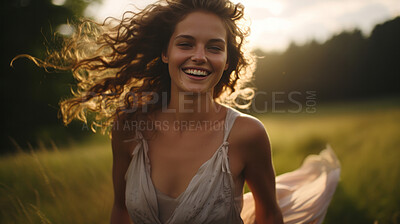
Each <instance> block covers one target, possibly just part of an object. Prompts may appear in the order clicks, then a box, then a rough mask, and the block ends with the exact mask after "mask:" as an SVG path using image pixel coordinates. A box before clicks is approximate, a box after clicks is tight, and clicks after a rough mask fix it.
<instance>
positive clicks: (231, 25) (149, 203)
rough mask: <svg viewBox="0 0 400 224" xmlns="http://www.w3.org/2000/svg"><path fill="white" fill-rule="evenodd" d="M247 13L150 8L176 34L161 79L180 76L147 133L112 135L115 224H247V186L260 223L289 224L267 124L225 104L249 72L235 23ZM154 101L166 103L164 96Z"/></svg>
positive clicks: (211, 6) (150, 115)
mask: <svg viewBox="0 0 400 224" xmlns="http://www.w3.org/2000/svg"><path fill="white" fill-rule="evenodd" d="M241 10H242V9H241V6H240V5H233V4H232V3H230V2H228V1H204V0H203V1H180V2H179V1H178V2H170V3H169V5H167V6H160V5H154V6H151V7H150V8H148V12H147V14H146V15H148V16H149V17H150V18H146V19H147V20H144V21H143V23H144V24H146V22H147V23H148V24H147V25H148V26H149V27H151V26H152V25H149V24H151V23H152V22H156V23H158V24H157V25H162V26H163V27H164V26H165V27H168V28H167V29H170V30H168V31H167V33H169V35H167V36H166V37H168V39H167V40H161V42H163V43H165V44H164V45H161V46H162V47H161V48H159V51H158V52H157V54H156V58H155V59H154V60H156V61H157V62H156V63H162V65H165V69H166V70H167V71H165V72H163V73H162V74H155V75H164V76H166V77H168V78H170V80H169V82H168V83H170V86H169V89H168V90H167V91H168V92H167V94H164V97H167V98H168V101H167V103H166V104H165V105H161V107H160V108H158V109H155V110H154V111H151V112H147V111H146V112H145V113H144V114H143V116H144V118H142V120H141V121H144V122H143V123H146V125H145V127H146V128H141V127H138V126H135V133H134V134H132V133H131V132H128V133H126V131H124V130H123V129H121V128H115V129H114V131H113V133H112V145H113V153H114V154H113V155H114V169H113V174H114V175H113V176H114V188H115V203H114V207H113V212H112V217H111V223H129V217H128V214H129V215H130V218H131V219H132V220H133V221H134V223H241V222H242V220H241V218H240V210H241V200H242V189H243V184H244V181H245V180H246V181H247V183H248V185H249V186H250V188H251V189H252V192H253V194H254V196H255V198H256V199H257V200H256V202H257V210H256V212H257V214H256V220H257V223H282V217H281V213H280V209H279V207H278V205H277V202H276V197H275V176H274V171H273V168H272V164H271V156H270V146H269V142H268V138H267V135H266V133H265V129H264V128H263V125H262V124H261V123H260V122H259V121H258V120H256V119H254V118H252V117H249V116H240V114H239V113H238V112H236V111H234V110H232V109H230V108H227V107H225V106H222V105H221V104H219V103H217V102H216V100H215V99H216V98H217V97H219V96H220V95H221V94H222V93H223V91H224V90H225V89H226V88H232V89H233V88H234V87H235V82H236V81H237V79H238V76H239V75H240V72H241V71H240V70H239V69H243V68H241V67H244V66H246V59H245V58H244V56H243V53H242V52H241V49H240V47H241V42H239V43H238V42H236V37H237V36H239V37H241V38H243V34H241V31H240V30H239V28H238V27H237V26H236V24H235V20H237V19H239V18H240V17H241V16H242V12H241ZM151 16H154V18H151ZM168 18H174V21H173V22H172V23H171V22H170V21H168V20H167V19H168ZM164 19H165V21H163V20H164ZM152 20H153V21H152ZM163 23H165V24H163ZM241 41H242V40H241ZM232 73H234V74H232ZM153 97H154V98H156V99H157V100H158V101H160V102H166V101H165V100H164V99H161V98H162V97H163V95H162V94H158V95H154V96H153ZM126 120H129V118H126V117H124V116H121V117H120V118H119V119H118V120H117V121H116V122H117V123H118V124H119V127H121V124H122V123H126ZM137 120H138V119H137V118H136V119H135V121H137ZM143 123H142V124H143ZM157 123H158V124H162V125H158V127H157V125H155V124H157ZM191 123H192V124H193V125H191ZM149 124H150V125H149ZM208 124H209V125H208ZM153 126H155V127H154V128H153ZM149 127H152V128H149ZM138 128H140V129H141V130H140V131H139V130H138ZM228 143H229V144H228ZM228 149H229V150H228ZM228 157H229V161H228ZM125 173H126V176H125Z"/></svg>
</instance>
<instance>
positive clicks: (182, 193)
mask: <svg viewBox="0 0 400 224" xmlns="http://www.w3.org/2000/svg"><path fill="white" fill-rule="evenodd" d="M226 109H227V110H226V115H225V119H224V130H223V132H224V138H223V141H222V143H221V145H220V146H219V147H218V148H217V149H216V150H215V152H214V153H213V155H212V156H211V157H210V158H209V159H207V160H206V161H205V162H204V163H202V164H201V166H200V167H199V168H198V169H197V171H196V173H195V174H194V176H193V177H192V178H191V179H190V181H189V184H188V185H187V186H186V188H185V190H184V191H183V192H181V193H180V194H179V195H178V196H177V197H176V198H174V197H172V196H170V195H168V194H165V193H163V192H162V191H160V190H159V189H157V188H156V187H155V185H154V183H153V179H151V175H150V174H151V164H150V158H149V156H148V144H147V141H146V140H145V139H143V140H144V141H145V142H146V145H147V151H145V156H146V161H147V162H148V164H147V167H148V168H149V172H147V175H148V178H149V180H150V184H151V186H152V187H153V188H154V191H156V190H157V191H158V192H159V193H161V194H162V195H164V196H166V197H168V198H170V199H172V200H180V199H181V198H182V197H183V195H185V193H186V192H187V191H188V188H189V187H190V186H191V184H192V183H193V182H194V181H195V179H196V177H197V176H198V174H199V173H200V172H201V171H202V170H203V169H204V167H206V165H207V164H208V163H210V161H213V160H214V159H215V158H216V157H217V155H218V153H220V152H221V150H222V148H223V147H224V146H226V147H227V146H228V145H229V143H228V142H227V140H228V135H227V132H229V131H230V129H229V130H227V122H228V118H229V116H230V113H231V112H232V111H231V110H232V109H230V108H229V107H226ZM229 172H230V170H229ZM179 204H180V203H178V206H179ZM178 206H177V207H178Z"/></svg>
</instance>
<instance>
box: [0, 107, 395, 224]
mask: <svg viewBox="0 0 400 224" xmlns="http://www.w3.org/2000/svg"><path fill="white" fill-rule="evenodd" d="M259 118H260V119H261V120H262V121H263V122H264V124H265V127H266V128H267V131H268V133H269V136H270V140H271V143H272V149H273V160H274V165H275V169H276V172H277V174H282V173H285V172H288V171H291V170H293V169H296V168H298V167H299V166H300V165H301V163H302V161H303V159H304V158H305V157H306V156H307V155H309V154H310V153H318V152H319V151H320V150H321V149H323V148H324V147H325V145H326V144H327V143H329V144H330V145H331V146H332V148H333V149H334V151H335V152H336V154H337V156H338V157H339V160H340V162H341V164H342V174H341V181H340V183H339V185H338V188H337V191H336V193H335V195H334V198H333V200H332V203H331V205H330V207H329V210H328V214H327V216H326V220H325V222H324V223H327V224H331V223H335V224H336V223H351V224H354V223H374V222H375V223H400V193H399V189H400V163H399V158H400V125H399V122H398V121H399V120H400V106H399V105H398V103H396V101H394V102H389V103H388V102H384V103H382V101H377V102H373V103H370V102H369V103H358V104H342V105H339V106H338V105H336V106H321V107H318V112H317V113H315V114H264V115H262V116H259ZM111 162H112V158H111V149H110V143H109V140H107V139H106V138H101V137H96V138H95V140H93V141H91V142H87V143H83V144H79V145H76V146H74V147H69V148H65V149H56V148H54V149H39V150H35V151H34V152H30V153H23V152H20V153H17V154H15V155H9V156H5V157H0V223H53V224H59V223H60V224H63V223H65V224H67V223H68V224H70V223H74V224H79V223H82V224H83V223H84V224H89V223H108V222H109V215H110V211H111V205H112V199H113V195H112V182H111Z"/></svg>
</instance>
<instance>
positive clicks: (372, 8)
mask: <svg viewBox="0 0 400 224" xmlns="http://www.w3.org/2000/svg"><path fill="white" fill-rule="evenodd" d="M53 1H60V0H53ZM64 1H65V0H64ZM153 2H155V1H154V0H103V2H102V4H98V3H93V4H91V5H90V6H89V7H88V8H87V9H86V12H85V15H86V16H90V17H93V18H95V19H96V20H97V21H99V22H100V21H103V20H104V19H105V18H106V17H108V16H113V17H116V18H121V16H122V14H123V12H124V11H127V10H132V11H135V10H136V9H135V7H134V5H135V6H136V7H138V8H144V7H145V6H146V5H148V4H149V3H153ZM233 2H235V3H238V2H240V3H242V4H243V5H244V6H245V17H246V20H247V24H250V28H251V35H250V36H249V38H248V41H249V47H251V48H252V49H255V48H259V49H262V50H264V51H284V50H285V49H286V48H287V46H288V45H289V44H290V43H291V42H293V41H294V42H295V43H297V44H300V45H301V44H303V43H305V42H307V41H310V40H312V39H315V40H317V41H319V42H323V41H325V40H327V39H329V38H330V37H331V36H332V35H334V34H338V33H340V32H341V31H343V30H353V29H354V28H359V29H361V30H362V32H363V33H364V34H365V35H369V34H370V32H371V30H372V29H373V27H374V26H375V25H376V24H378V23H382V22H384V21H386V20H388V19H391V18H394V17H396V16H400V2H399V0H240V1H239V0H233Z"/></svg>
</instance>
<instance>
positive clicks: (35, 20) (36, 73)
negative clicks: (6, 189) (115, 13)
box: [0, 0, 99, 153]
mask: <svg viewBox="0 0 400 224" xmlns="http://www.w3.org/2000/svg"><path fill="white" fill-rule="evenodd" d="M93 1H99V0H93ZM93 1H91V0H66V1H65V3H64V5H62V6H56V5H53V4H52V1H50V0H5V1H3V2H2V7H1V13H0V14H1V30H2V31H3V32H2V35H1V37H0V38H1V43H2V48H1V49H2V50H1V64H0V68H1V73H2V77H1V80H2V81H1V86H0V89H1V93H0V97H1V98H0V102H1V103H2V104H3V107H2V110H1V112H2V113H1V117H2V119H3V120H2V125H1V133H2V134H1V139H0V153H4V152H7V151H11V149H14V148H15V145H13V144H12V142H13V141H14V143H15V142H17V143H18V144H19V145H20V146H21V147H22V148H28V145H29V144H32V145H34V146H37V145H38V144H39V141H38V140H40V141H41V142H44V143H46V144H49V143H50V142H51V141H56V142H58V143H61V142H67V141H68V140H67V139H68V138H69V137H68V136H73V133H76V134H75V137H74V138H77V137H79V136H82V134H83V133H82V132H80V131H79V129H80V125H77V124H74V125H72V126H73V127H72V128H70V129H66V128H65V127H63V125H62V122H61V120H59V119H58V117H57V114H58V110H59V109H58V102H59V100H60V99H61V98H62V97H66V96H68V95H69V94H70V88H71V85H73V78H72V75H71V74H70V73H67V72H59V73H57V74H55V73H54V72H53V73H51V74H49V73H46V72H45V71H44V70H42V69H39V68H37V67H36V66H35V65H34V64H33V63H32V62H30V61H28V60H23V59H20V60H17V61H16V62H15V63H14V67H10V62H11V60H12V59H13V58H14V57H15V56H17V55H19V54H30V55H32V56H35V57H38V58H44V57H45V53H46V47H47V48H48V49H47V50H49V51H51V50H55V49H57V48H59V47H60V43H61V42H62V35H60V34H59V33H57V32H56V31H57V28H58V27H59V25H61V24H66V23H67V22H70V23H74V21H76V20H77V18H79V17H80V16H82V14H83V11H84V9H85V8H86V6H87V5H88V4H89V3H91V2H93ZM59 2H60V1H59Z"/></svg>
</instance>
